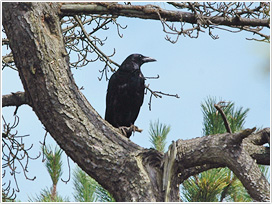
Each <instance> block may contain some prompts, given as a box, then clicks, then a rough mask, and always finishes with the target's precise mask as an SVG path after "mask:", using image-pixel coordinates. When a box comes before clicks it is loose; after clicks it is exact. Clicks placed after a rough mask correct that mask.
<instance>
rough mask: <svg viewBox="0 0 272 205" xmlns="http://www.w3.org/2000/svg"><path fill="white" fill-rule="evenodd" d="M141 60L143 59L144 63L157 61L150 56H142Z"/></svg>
mask: <svg viewBox="0 0 272 205" xmlns="http://www.w3.org/2000/svg"><path fill="white" fill-rule="evenodd" d="M142 60H143V62H144V63H147V62H153V61H157V60H156V59H154V58H150V57H146V56H144V57H143V59H142Z"/></svg>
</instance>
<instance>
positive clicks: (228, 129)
mask: <svg viewBox="0 0 272 205" xmlns="http://www.w3.org/2000/svg"><path fill="white" fill-rule="evenodd" d="M223 103H225V102H222V101H221V102H219V103H217V104H214V107H215V108H216V109H217V110H218V112H219V113H220V114H221V116H222V119H223V121H224V125H225V128H226V130H227V132H228V133H230V134H232V131H231V128H230V125H229V122H228V119H227V116H226V115H225V113H224V111H223V110H222V108H221V104H223Z"/></svg>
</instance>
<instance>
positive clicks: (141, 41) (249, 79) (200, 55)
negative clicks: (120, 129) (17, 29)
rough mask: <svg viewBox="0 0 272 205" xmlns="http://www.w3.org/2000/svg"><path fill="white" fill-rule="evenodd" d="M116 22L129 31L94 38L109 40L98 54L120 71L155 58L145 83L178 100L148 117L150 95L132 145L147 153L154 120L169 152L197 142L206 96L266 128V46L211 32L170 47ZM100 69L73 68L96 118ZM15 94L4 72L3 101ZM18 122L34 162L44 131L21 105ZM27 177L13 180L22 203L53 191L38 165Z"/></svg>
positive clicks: (154, 34) (101, 102) (140, 27)
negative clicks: (133, 61) (129, 62)
mask: <svg viewBox="0 0 272 205" xmlns="http://www.w3.org/2000/svg"><path fill="white" fill-rule="evenodd" d="M118 21H119V23H120V24H121V25H128V27H127V29H125V30H121V33H122V34H123V38H120V37H119V36H118V34H117V31H116V28H115V26H110V29H109V30H107V31H103V32H99V33H97V34H96V35H97V36H104V37H106V36H107V37H108V40H107V41H106V44H105V46H102V47H101V49H102V50H103V52H105V53H107V54H111V53H112V51H113V48H116V54H115V55H114V57H113V58H112V59H113V60H114V61H115V62H117V63H119V64H121V63H122V61H123V60H124V59H125V58H126V57H127V56H128V55H130V54H132V53H141V54H143V55H146V56H150V57H153V58H155V59H157V62H152V63H148V64H144V65H143V66H142V72H143V74H144V75H145V76H157V74H158V75H159V76H160V78H159V79H157V80H154V79H150V80H147V82H146V84H150V88H151V89H153V90H157V91H162V92H166V93H171V94H178V95H179V96H180V98H179V99H176V98H173V97H167V96H163V98H161V99H159V98H154V97H153V98H152V110H151V111H149V107H148V101H149V96H150V93H148V94H147V95H146V96H145V100H144V103H143V106H142V108H141V111H140V114H139V116H138V118H137V120H136V122H135V124H136V125H137V126H138V127H140V128H142V129H143V130H144V131H143V132H142V133H136V134H135V135H134V136H132V137H131V140H132V141H133V142H135V143H136V144H138V145H140V146H143V147H146V148H149V147H150V146H151V143H150V142H149V134H148V129H149V123H150V122H151V121H152V122H154V121H156V120H157V119H159V120H160V122H162V123H164V124H167V125H170V126H171V131H170V133H169V135H168V144H167V146H168V145H169V144H170V142H171V141H172V140H177V139H191V138H195V137H200V136H201V134H202V127H203V126H202V125H203V124H202V123H203V116H202V112H201V107H200V104H201V102H204V100H205V99H206V98H207V97H208V96H212V97H217V98H219V97H221V98H222V99H223V100H227V101H233V102H235V105H236V107H241V106H242V107H244V108H249V109H250V111H249V113H248V116H247V118H246V123H245V128H252V127H254V126H256V127H258V128H259V127H263V128H264V127H269V126H270V79H269V76H270V73H267V72H265V71H264V67H265V66H266V64H267V61H269V60H268V59H267V58H265V57H266V56H269V50H270V46H269V44H267V43H262V42H256V41H249V40H246V39H245V38H246V37H248V38H250V37H253V36H252V35H251V34H250V33H246V32H241V33H236V34H234V33H228V32H225V31H221V30H215V31H214V34H217V35H219V39H218V40H213V39H212V38H211V37H210V36H209V35H208V31H205V33H200V36H199V38H197V39H190V38H188V37H183V36H181V37H180V39H179V41H178V42H177V43H176V44H171V43H170V42H168V41H166V40H165V39H164V37H165V33H164V32H163V31H162V26H161V23H160V22H158V21H154V20H140V19H134V18H122V17H120V18H118ZM102 38H103V37H102ZM3 52H5V50H4V49H3ZM71 59H73V56H71ZM268 65H269V64H268ZM103 67H104V64H103V63H101V62H95V63H91V64H88V65H87V66H86V67H83V68H79V69H73V74H74V78H75V80H76V83H77V85H78V87H81V86H83V87H84V90H82V92H83V94H84V95H85V96H86V98H87V99H88V100H89V102H90V103H91V105H92V106H93V107H94V108H95V109H96V110H97V112H98V113H99V114H100V115H101V116H102V117H104V113H105V97H106V89H107V82H106V81H105V78H104V79H102V81H98V77H100V73H99V70H101V69H103ZM17 91H23V87H22V84H21V82H20V79H19V76H18V73H17V72H16V71H14V70H11V69H8V68H5V69H4V70H3V72H2V94H3V95H4V94H10V93H11V92H17ZM14 109H15V108H14V107H9V108H3V109H2V112H3V115H4V117H5V119H6V121H8V122H10V123H12V121H13V116H12V115H13V112H14ZM18 116H19V117H20V123H19V125H18V127H17V128H18V132H19V135H25V134H29V135H30V136H29V137H26V138H25V139H24V142H25V144H26V146H27V145H28V146H30V145H31V144H33V145H34V146H33V149H32V150H31V155H32V156H36V155H37V154H38V153H39V151H40V146H41V145H40V143H39V142H42V141H43V136H44V134H45V130H44V129H43V125H42V124H41V123H40V122H39V121H38V119H37V117H36V115H35V114H34V112H33V111H32V109H31V108H30V107H28V106H21V107H20V108H19V110H18ZM46 142H47V144H52V145H53V144H55V143H54V140H53V139H52V138H51V137H47V141H46ZM70 164H72V165H71V167H72V168H73V167H74V166H75V165H74V164H73V163H71V160H70ZM67 166H68V165H67V162H66V157H63V169H64V173H63V175H62V178H63V179H64V180H66V179H68V167H67ZM28 170H29V172H28V173H27V174H28V176H29V177H30V178H31V177H34V176H36V180H34V181H29V180H26V179H25V177H24V176H23V174H22V173H21V174H20V175H18V178H17V180H18V185H19V188H20V192H19V193H17V196H18V199H19V200H21V201H26V200H27V199H28V196H31V195H32V196H35V194H39V192H40V190H41V189H42V188H45V187H46V186H48V187H50V186H51V181H50V178H49V175H48V173H47V172H46V170H45V165H44V164H43V163H42V159H41V158H39V159H38V160H35V161H30V163H29V168H28ZM13 185H14V184H13ZM58 190H59V194H60V195H62V196H63V197H64V196H69V197H70V200H73V197H72V191H73V190H72V180H70V182H68V184H65V183H63V182H61V181H60V182H59V184H58Z"/></svg>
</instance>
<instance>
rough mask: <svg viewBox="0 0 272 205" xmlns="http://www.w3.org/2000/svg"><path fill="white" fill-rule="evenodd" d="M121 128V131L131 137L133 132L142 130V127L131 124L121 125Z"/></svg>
mask: <svg viewBox="0 0 272 205" xmlns="http://www.w3.org/2000/svg"><path fill="white" fill-rule="evenodd" d="M119 130H120V131H121V133H122V134H123V135H125V136H126V137H127V138H129V137H130V136H131V134H132V132H133V134H134V133H135V132H142V131H143V130H142V129H139V128H138V127H137V126H135V125H130V127H125V126H121V127H119Z"/></svg>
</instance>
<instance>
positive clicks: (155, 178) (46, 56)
mask: <svg viewBox="0 0 272 205" xmlns="http://www.w3.org/2000/svg"><path fill="white" fill-rule="evenodd" d="M60 6H61V4H58V3H18V2H17V3H3V25H4V28H5V31H6V34H7V37H8V39H9V41H10V47H11V49H12V52H13V56H14V60H15V63H16V66H17V68H18V71H19V75H20V78H21V80H22V83H23V86H24V89H25V93H26V94H27V96H28V97H27V101H28V102H30V103H29V104H30V105H31V107H32V108H33V111H34V112H35V113H36V115H37V116H38V118H39V119H40V121H41V122H42V123H43V124H44V126H45V128H46V129H47V131H48V132H49V133H50V134H51V136H52V137H53V138H54V139H55V140H56V142H57V143H58V144H59V145H60V147H61V148H62V149H63V150H64V151H65V152H66V154H67V155H68V156H69V157H71V158H72V160H73V161H75V162H76V163H77V164H78V165H79V166H80V167H81V168H82V169H83V170H84V171H85V172H87V173H88V174H89V175H90V176H92V177H93V178H94V179H96V180H97V181H98V182H99V183H100V184H101V185H102V186H103V187H104V188H106V189H107V190H108V191H109V192H110V193H111V194H112V195H113V197H114V198H115V199H116V200H117V201H153V202H154V201H165V200H166V198H167V200H168V201H179V194H178V193H179V187H178V185H179V184H180V183H181V182H182V181H183V180H185V179H186V178H188V177H189V176H190V175H192V174H196V173H199V172H201V171H204V170H207V169H209V168H213V167H220V166H228V167H229V168H230V169H232V170H233V171H234V173H235V174H236V175H237V176H238V177H239V179H240V180H241V181H242V183H243V184H244V186H245V187H246V188H247V190H248V191H249V193H250V195H251V196H252V197H253V198H254V199H255V200H258V201H267V200H269V184H268V182H267V181H266V180H265V179H264V177H263V175H262V174H261V173H260V170H258V169H257V168H258V167H257V164H256V163H255V161H254V159H253V158H252V157H254V153H256V152H254V151H251V152H250V153H251V154H250V155H251V156H252V157H250V155H249V154H248V153H247V151H246V150H245V148H246V147H247V146H251V145H250V143H251V141H248V142H244V141H243V139H244V138H246V137H247V136H249V135H250V134H251V133H252V131H253V130H245V131H243V132H241V133H239V134H222V135H215V136H206V137H202V138H196V139H192V140H178V141H177V142H174V143H173V144H172V145H173V146H175V147H176V151H177V152H176V154H172V155H171V154H170V155H169V156H168V155H165V156H163V154H162V153H160V152H158V151H156V150H152V149H151V150H148V149H143V148H142V147H140V146H138V145H136V144H134V143H133V142H131V141H130V140H129V139H127V138H126V137H124V136H122V135H121V134H120V133H119V132H118V130H117V129H115V128H113V127H112V126H111V125H110V124H109V123H107V122H106V121H105V120H103V119H102V118H101V117H100V116H99V114H98V113H97V112H96V111H95V110H94V108H93V107H92V106H91V105H90V104H89V102H88V101H87V100H86V99H85V97H84V96H83V95H82V93H81V92H80V90H79V89H78V87H77V85H76V84H75V81H74V79H73V76H72V73H71V70H70V68H69V56H68V55H67V53H66V50H65V45H64V42H63V37H62V32H61V28H60V19H59V14H60V13H59V12H60ZM263 133H266V134H263V135H267V134H268V135H269V134H270V130H269V129H264V130H263ZM263 135H262V134H260V133H259V134H256V135H255V134H253V135H250V136H251V137H249V138H252V139H255V138H256V139H255V142H257V141H258V140H257V139H260V138H261V136H263ZM259 141H260V140H259ZM242 142H243V143H242ZM255 144H258V143H255ZM265 152H267V154H268V153H269V150H265ZM261 156H263V155H261ZM261 156H258V157H259V159H258V160H261V158H262V157H261ZM266 156H267V155H266ZM169 161H170V162H173V163H170V165H169V166H170V167H172V168H171V171H170V177H168V179H169V180H170V181H169V186H163V176H164V173H165V172H167V171H168V170H165V169H164V167H167V166H164V165H165V163H166V162H169ZM261 161H262V160H261ZM264 161H266V162H267V160H264ZM168 176H169V175H168ZM165 187H168V188H165Z"/></svg>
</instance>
